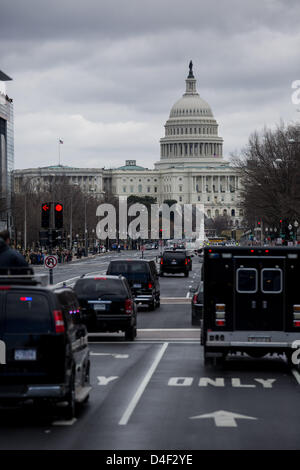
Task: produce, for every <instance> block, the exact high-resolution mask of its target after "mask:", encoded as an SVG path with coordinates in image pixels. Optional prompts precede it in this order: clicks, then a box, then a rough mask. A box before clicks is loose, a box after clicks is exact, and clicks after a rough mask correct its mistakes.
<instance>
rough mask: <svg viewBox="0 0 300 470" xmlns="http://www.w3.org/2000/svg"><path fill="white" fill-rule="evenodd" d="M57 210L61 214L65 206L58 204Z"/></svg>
mask: <svg viewBox="0 0 300 470" xmlns="http://www.w3.org/2000/svg"><path fill="white" fill-rule="evenodd" d="M55 210H56V212H61V211H62V210H63V206H62V205H61V204H56V206H55Z"/></svg>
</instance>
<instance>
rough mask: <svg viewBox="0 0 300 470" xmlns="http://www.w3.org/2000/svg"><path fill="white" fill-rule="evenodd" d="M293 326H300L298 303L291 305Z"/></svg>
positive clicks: (299, 306)
mask: <svg viewBox="0 0 300 470" xmlns="http://www.w3.org/2000/svg"><path fill="white" fill-rule="evenodd" d="M293 317H294V326H296V327H297V328H298V327H299V326H300V305H299V304H297V305H293Z"/></svg>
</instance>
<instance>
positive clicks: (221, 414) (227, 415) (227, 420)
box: [190, 410, 257, 428]
mask: <svg viewBox="0 0 300 470" xmlns="http://www.w3.org/2000/svg"><path fill="white" fill-rule="evenodd" d="M206 418H213V419H214V420H215V425H216V426H218V427H220V428H221V427H222V428H236V427H237V423H236V419H257V418H253V417H252V416H245V415H240V414H238V413H231V412H230V411H224V410H219V411H215V412H214V413H207V414H204V415H198V416H192V417H191V418H190V419H206Z"/></svg>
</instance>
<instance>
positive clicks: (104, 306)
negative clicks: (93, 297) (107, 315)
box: [94, 304, 106, 312]
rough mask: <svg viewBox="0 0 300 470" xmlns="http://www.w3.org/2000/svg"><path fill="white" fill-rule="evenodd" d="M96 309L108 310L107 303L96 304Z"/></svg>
mask: <svg viewBox="0 0 300 470" xmlns="http://www.w3.org/2000/svg"><path fill="white" fill-rule="evenodd" d="M94 310H96V311H98V312H99V311H100V312H103V311H104V310H106V305H105V304H94Z"/></svg>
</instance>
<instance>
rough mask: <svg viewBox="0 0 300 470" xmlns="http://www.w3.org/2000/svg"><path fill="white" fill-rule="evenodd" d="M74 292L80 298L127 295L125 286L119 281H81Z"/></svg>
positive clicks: (77, 283)
mask: <svg viewBox="0 0 300 470" xmlns="http://www.w3.org/2000/svg"><path fill="white" fill-rule="evenodd" d="M74 290H75V292H76V294H77V295H78V296H82V295H86V296H89V295H91V296H95V295H97V296H98V295H126V289H125V287H124V284H123V282H122V281H121V280H119V279H105V278H103V279H79V280H78V281H77V282H76V284H75V287H74Z"/></svg>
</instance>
